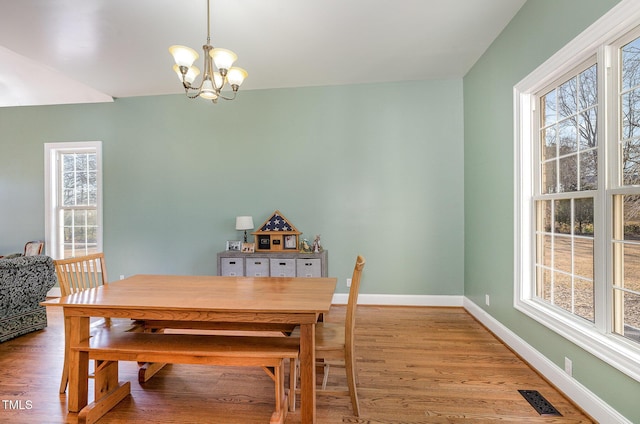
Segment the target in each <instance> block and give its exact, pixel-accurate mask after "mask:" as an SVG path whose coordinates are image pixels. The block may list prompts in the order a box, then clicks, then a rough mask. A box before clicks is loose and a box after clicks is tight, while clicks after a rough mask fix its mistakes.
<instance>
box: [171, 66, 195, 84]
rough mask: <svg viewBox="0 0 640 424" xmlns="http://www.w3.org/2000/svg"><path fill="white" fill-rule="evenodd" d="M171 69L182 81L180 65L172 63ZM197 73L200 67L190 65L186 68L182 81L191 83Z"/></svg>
mask: <svg viewBox="0 0 640 424" xmlns="http://www.w3.org/2000/svg"><path fill="white" fill-rule="evenodd" d="M173 70H174V71H176V74H178V79H179V80H180V81H182V72H180V67H179V66H178V65H177V64H175V65H173ZM198 75H200V69H198V68H197V67H196V66H192V67H190V68H189V69H188V70H187V73H186V74H185V76H184V81H185V82H188V83H189V84H193V82H194V81H195V80H196V77H197V76H198Z"/></svg>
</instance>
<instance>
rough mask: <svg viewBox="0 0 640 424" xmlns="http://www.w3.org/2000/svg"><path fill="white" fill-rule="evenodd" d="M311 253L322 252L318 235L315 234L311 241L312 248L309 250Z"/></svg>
mask: <svg viewBox="0 0 640 424" xmlns="http://www.w3.org/2000/svg"><path fill="white" fill-rule="evenodd" d="M311 250H312V251H313V253H320V252H322V246H320V234H316V238H315V239H314V240H313V247H312V248H311Z"/></svg>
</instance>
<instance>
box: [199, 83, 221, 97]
mask: <svg viewBox="0 0 640 424" xmlns="http://www.w3.org/2000/svg"><path fill="white" fill-rule="evenodd" d="M200 97H202V98H203V99H207V100H213V99H217V98H218V95H217V94H216V90H215V88H214V87H213V82H211V80H210V79H208V78H207V79H205V80H204V81H202V88H201V89H200Z"/></svg>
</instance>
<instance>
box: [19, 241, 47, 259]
mask: <svg viewBox="0 0 640 424" xmlns="http://www.w3.org/2000/svg"><path fill="white" fill-rule="evenodd" d="M43 247H44V242H43V241H42V240H35V241H28V242H27V244H25V245H24V256H36V255H40V254H42V248H43Z"/></svg>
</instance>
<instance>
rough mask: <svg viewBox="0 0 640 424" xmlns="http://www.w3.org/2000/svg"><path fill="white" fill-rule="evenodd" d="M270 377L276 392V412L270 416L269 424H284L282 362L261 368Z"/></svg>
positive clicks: (285, 415) (285, 400) (285, 403)
mask: <svg viewBox="0 0 640 424" xmlns="http://www.w3.org/2000/svg"><path fill="white" fill-rule="evenodd" d="M262 368H263V369H264V370H265V372H266V373H267V374H268V375H269V377H271V379H272V380H273V382H274V385H275V392H276V410H275V411H274V412H273V414H271V420H270V421H269V424H284V419H285V418H286V417H287V393H286V392H285V390H284V360H281V361H280V365H278V366H275V367H273V372H271V368H267V367H262Z"/></svg>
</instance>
